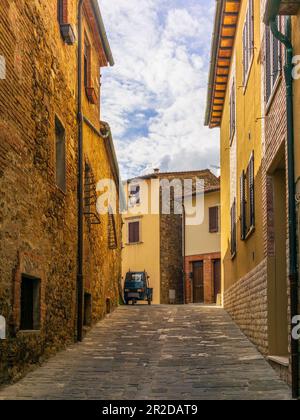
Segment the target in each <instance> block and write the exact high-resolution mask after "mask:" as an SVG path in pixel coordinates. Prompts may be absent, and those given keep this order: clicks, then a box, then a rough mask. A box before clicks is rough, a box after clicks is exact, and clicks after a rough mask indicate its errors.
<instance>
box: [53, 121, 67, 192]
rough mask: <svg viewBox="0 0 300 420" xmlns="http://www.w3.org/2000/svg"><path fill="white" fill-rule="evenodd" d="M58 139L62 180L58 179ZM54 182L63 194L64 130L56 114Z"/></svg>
mask: <svg viewBox="0 0 300 420" xmlns="http://www.w3.org/2000/svg"><path fill="white" fill-rule="evenodd" d="M58 139H60V141H61V143H62V146H61V150H62V151H63V156H62V157H61V160H62V163H61V165H62V167H61V168H60V169H61V170H62V171H63V179H62V182H60V180H59V178H60V177H59V176H58V173H59V166H58V165H59V163H58V161H59V159H58V149H59V148H58V143H59V141H58ZM55 184H56V186H57V188H59V190H60V191H62V192H63V193H64V194H66V192H67V146H66V130H65V127H64V125H63V124H62V122H61V120H60V119H59V118H58V116H57V115H56V116H55Z"/></svg>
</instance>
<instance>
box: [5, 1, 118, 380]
mask: <svg viewBox="0 0 300 420" xmlns="http://www.w3.org/2000/svg"><path fill="white" fill-rule="evenodd" d="M77 3H78V2H77V1H75V0H69V1H51V2H41V1H38V0H33V1H30V2H28V1H25V0H18V1H7V0H4V1H1V4H0V55H2V56H3V57H4V59H5V67H6V76H5V78H3V80H0V140H1V141H0V240H1V246H0V314H1V315H3V316H4V317H5V319H6V322H7V332H6V337H7V339H6V340H5V341H0V382H5V381H8V380H12V379H16V378H18V377H20V375H22V374H23V373H24V371H25V370H26V369H27V368H28V366H30V365H32V364H35V363H39V362H41V361H42V360H44V359H45V358H47V357H48V356H49V355H51V354H53V353H55V352H56V351H58V350H60V349H61V348H63V347H65V346H66V345H67V344H68V343H71V342H74V340H75V339H76V336H77V334H76V330H77V315H78V314H77V284H76V278H77V261H78V250H77V247H78V242H77V236H78V203H79V202H78V176H79V170H78V135H77V133H78V89H77V70H78V63H77V52H78V28H77V13H78V10H77ZM82 26H83V34H84V37H87V38H88V39H89V42H90V44H89V52H88V53H89V57H88V62H87V69H88V71H89V72H90V74H89V75H88V80H89V86H84V83H85V81H84V76H85V75H84V73H83V75H82V83H80V85H81V89H82V96H83V112H82V114H83V115H84V117H85V121H88V122H89V124H87V122H85V123H84V127H83V142H84V161H85V167H84V168H82V169H83V177H84V185H85V191H84V193H85V195H84V200H85V205H87V206H88V208H89V210H90V212H91V213H92V214H96V210H95V201H93V200H91V199H89V196H90V192H91V190H92V193H93V194H92V196H93V199H94V198H96V196H95V191H94V189H93V188H94V185H91V184H90V183H89V182H88V179H89V178H88V174H87V169H88V170H89V171H88V173H89V174H90V173H92V174H93V183H94V182H96V181H97V180H98V179H101V178H103V177H105V178H113V179H115V180H116V182H118V169H117V163H116V160H115V158H114V153H113V145H112V139H111V135H110V131H109V130H108V127H107V125H106V124H103V123H100V120H99V115H100V105H99V104H100V102H99V99H100V98H99V95H100V85H99V68H100V67H103V66H106V65H108V64H109V60H111V58H110V56H109V50H108V44H106V45H103V39H106V40H107V38H106V35H105V31H104V28H103V22H102V21H101V15H100V11H99V9H98V6H97V2H94V1H92V0H91V1H90V0H84V2H83V15H82ZM103 31H104V32H103ZM80 55H81V56H82V63H83V67H84V65H85V64H86V63H84V60H85V51H84V47H83V49H82V51H80ZM86 88H93V89H90V90H89V89H86ZM103 131H105V132H106V135H105V136H104V135H101V133H102V132H103ZM107 133H108V134H107ZM85 213H86V214H85V217H84V278H85V279H86V282H85V285H84V298H83V300H84V302H85V308H84V316H83V318H84V323H85V325H86V326H87V327H88V326H90V325H92V324H93V323H95V322H96V321H97V320H99V319H101V318H102V317H103V316H104V315H105V313H106V311H107V310H110V309H111V308H113V307H114V306H116V305H117V303H118V283H119V279H120V274H121V266H120V252H121V251H120V247H121V219H120V217H119V215H118V214H117V215H116V216H114V219H113V220H112V219H111V218H110V217H109V216H108V215H107V216H99V217H97V222H99V223H100V224H97V225H96V224H92V223H93V222H95V220H92V219H91V217H90V215H88V214H87V213H88V212H87V211H86V210H85ZM98 219H99V220H98ZM112 225H114V232H115V243H114V244H113V246H111V244H109V240H108V237H109V235H108V232H109V231H110V230H111V229H112Z"/></svg>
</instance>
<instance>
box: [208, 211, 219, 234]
mask: <svg viewBox="0 0 300 420" xmlns="http://www.w3.org/2000/svg"><path fill="white" fill-rule="evenodd" d="M209 232H210V233H218V232H219V207H211V208H210V209H209Z"/></svg>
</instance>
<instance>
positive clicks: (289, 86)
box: [269, 0, 299, 399]
mask: <svg viewBox="0 0 300 420" xmlns="http://www.w3.org/2000/svg"><path fill="white" fill-rule="evenodd" d="M274 4H275V5H277V6H278V4H279V2H278V0H276V1H275V2H274ZM274 7H275V6H274ZM277 10H278V9H277ZM269 24H270V28H271V31H272V33H273V35H274V37H275V38H276V39H278V40H279V41H280V42H281V43H282V44H283V45H284V46H285V49H286V65H285V68H284V74H285V81H286V105H287V154H288V156H287V160H288V203H289V204H288V207H289V211H288V212H289V281H290V295H291V297H290V299H291V318H292V319H293V318H294V317H295V316H296V315H298V265H297V233H296V232H297V222H296V220H297V219H296V202H295V196H296V187H295V155H294V141H295V140H294V107H293V77H292V70H293V45H292V42H291V18H290V17H289V19H288V22H287V35H284V34H283V33H281V32H280V31H279V29H278V25H277V14H273V16H271V19H270V22H269ZM291 325H292V329H293V327H294V325H293V323H291ZM291 353H292V354H291V357H292V392H293V398H295V399H298V398H299V347H298V341H297V340H294V339H293V338H292V342H291Z"/></svg>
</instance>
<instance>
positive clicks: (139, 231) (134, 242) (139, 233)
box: [127, 220, 141, 245]
mask: <svg viewBox="0 0 300 420" xmlns="http://www.w3.org/2000/svg"><path fill="white" fill-rule="evenodd" d="M131 225H138V233H137V235H138V238H135V237H134V239H137V240H134V241H131V233H130V226H131ZM127 233H128V241H127V243H128V245H136V244H140V243H141V221H140V220H131V221H128V227H127Z"/></svg>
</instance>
